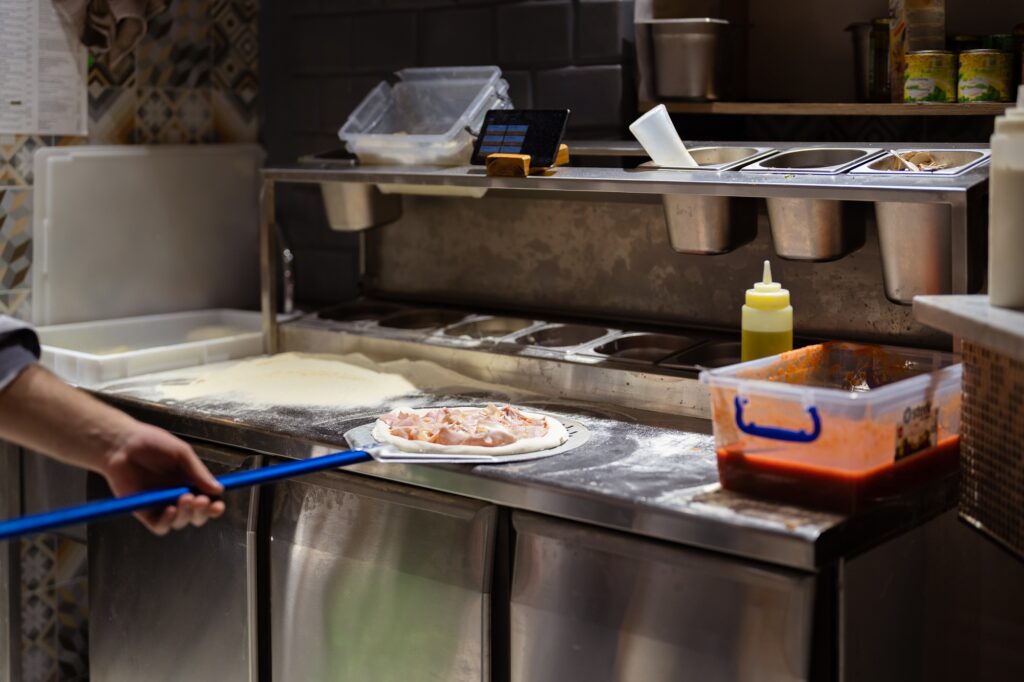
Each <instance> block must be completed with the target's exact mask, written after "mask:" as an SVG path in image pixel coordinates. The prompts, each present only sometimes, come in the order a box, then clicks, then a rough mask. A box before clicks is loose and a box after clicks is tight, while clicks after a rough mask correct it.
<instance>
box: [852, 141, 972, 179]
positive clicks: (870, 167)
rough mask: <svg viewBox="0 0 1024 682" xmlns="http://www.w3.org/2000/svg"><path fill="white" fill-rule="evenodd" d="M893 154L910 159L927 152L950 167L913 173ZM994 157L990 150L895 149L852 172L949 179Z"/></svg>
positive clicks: (854, 173) (857, 173) (856, 173)
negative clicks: (935, 176) (932, 176)
mask: <svg viewBox="0 0 1024 682" xmlns="http://www.w3.org/2000/svg"><path fill="white" fill-rule="evenodd" d="M893 152H894V153H896V154H899V155H900V156H902V157H903V158H908V157H909V156H910V155H912V154H917V153H919V152H927V153H929V154H931V155H932V156H933V157H934V158H935V160H936V161H940V162H943V163H946V164H948V165H949V167H948V168H943V169H941V170H935V171H917V172H915V171H911V170H907V168H906V167H905V166H904V165H903V164H901V163H900V161H899V159H897V158H896V157H895V156H894V155H893ZM991 156H992V152H991V151H989V150H988V149H980V148H979V149H913V148H907V149H894V150H892V152H890V153H887V154H886V155H885V156H882V157H881V158H877V159H874V160H872V161H868V162H867V163H864V164H861V165H860V166H857V167H856V168H854V169H853V170H851V171H850V174H851V175H906V176H918V175H938V176H942V177H949V176H952V175H960V174H962V173H966V172H967V171H969V170H971V169H972V168H974V167H975V166H980V165H981V164H983V163H985V162H987V161H988V160H989V158H990V157H991Z"/></svg>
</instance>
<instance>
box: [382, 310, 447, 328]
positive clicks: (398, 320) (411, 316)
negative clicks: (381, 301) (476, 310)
mask: <svg viewBox="0 0 1024 682" xmlns="http://www.w3.org/2000/svg"><path fill="white" fill-rule="evenodd" d="M464 317H466V314H465V313H460V312H456V311H454V310H407V311H405V312H401V313H396V314H394V315H390V316H388V317H385V318H384V319H383V320H381V321H380V322H378V323H377V324H379V325H380V326H381V327H389V328H391V329H416V330H421V329H437V328H438V327H447V326H448V325H450V324H455V323H456V322H458V321H459V320H461V319H463V318H464Z"/></svg>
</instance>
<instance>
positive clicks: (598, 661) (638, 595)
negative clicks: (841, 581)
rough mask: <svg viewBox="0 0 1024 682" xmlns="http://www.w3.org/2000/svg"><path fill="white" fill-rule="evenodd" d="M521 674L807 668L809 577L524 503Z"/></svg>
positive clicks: (705, 681)
mask: <svg viewBox="0 0 1024 682" xmlns="http://www.w3.org/2000/svg"><path fill="white" fill-rule="evenodd" d="M513 524H514V526H515V529H516V531H517V539H516V554H515V566H514V572H513V577H512V605H511V614H512V624H511V628H512V642H511V646H512V679H513V680H514V681H516V682H545V681H546V680H551V681H552V682H555V681H557V682H564V681H565V680H586V681H587V682H605V681H607V682H612V681H616V682H618V681H622V682H634V681H636V680H643V681H644V682H669V681H671V682H681V681H687V680H693V681H694V682H713V681H715V680H757V681H758V682H762V681H771V680H803V679H807V675H808V667H809V664H810V658H811V656H810V632H811V617H812V602H813V585H814V580H813V577H812V576H811V575H809V574H803V573H797V572H789V571H782V570H769V569H767V568H763V567H761V566H759V565H755V564H750V563H746V562H743V561H741V560H739V559H736V560H732V559H729V558H727V557H722V556H718V555H711V554H709V553H706V552H700V551H697V550H688V549H684V548H679V547H672V546H669V545H665V544H662V543H656V542H654V541H647V540H643V539H640V538H635V537H630V536H626V535H622V534H618V533H612V532H609V531H603V530H598V529H595V528H591V527H587V526H583V525H579V524H573V523H567V522H562V521H554V520H550V519H547V518H545V517H540V516H535V515H531V514H524V513H519V512H517V513H516V514H514V515H513Z"/></svg>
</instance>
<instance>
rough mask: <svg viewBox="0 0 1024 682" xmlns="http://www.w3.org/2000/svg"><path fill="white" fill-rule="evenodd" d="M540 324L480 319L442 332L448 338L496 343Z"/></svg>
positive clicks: (525, 321) (498, 318)
mask: <svg viewBox="0 0 1024 682" xmlns="http://www.w3.org/2000/svg"><path fill="white" fill-rule="evenodd" d="M539 324H542V323H541V322H538V321H537V320H531V319H529V318H525V317H497V316H495V317H481V318H478V319H472V320H464V321H462V322H459V323H458V324H455V325H452V326H451V327H447V328H445V329H444V331H443V332H442V333H443V334H444V336H446V337H450V338H456V339H459V338H463V339H465V338H468V339H473V340H492V341H497V340H500V339H503V338H505V337H506V336H511V335H513V334H516V333H519V332H522V331H525V330H527V329H529V328H531V327H534V326H536V325H539Z"/></svg>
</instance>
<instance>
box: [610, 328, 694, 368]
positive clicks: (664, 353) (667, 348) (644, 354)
mask: <svg viewBox="0 0 1024 682" xmlns="http://www.w3.org/2000/svg"><path fill="white" fill-rule="evenodd" d="M696 343H698V340H697V339H692V338H690V337H688V336H673V335H672V334H629V335H626V336H620V337H618V338H615V339H612V340H611V341H608V342H607V343H602V344H601V345H599V346H597V347H596V348H594V349H593V350H592V352H593V353H596V354H597V355H606V356H608V357H609V358H611V359H615V360H628V361H634V362H658V361H659V360H663V359H664V358H667V357H668V356H669V355H672V354H673V353H678V352H680V351H682V350H685V349H687V348H690V347H691V346H693V345H695V344H696Z"/></svg>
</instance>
